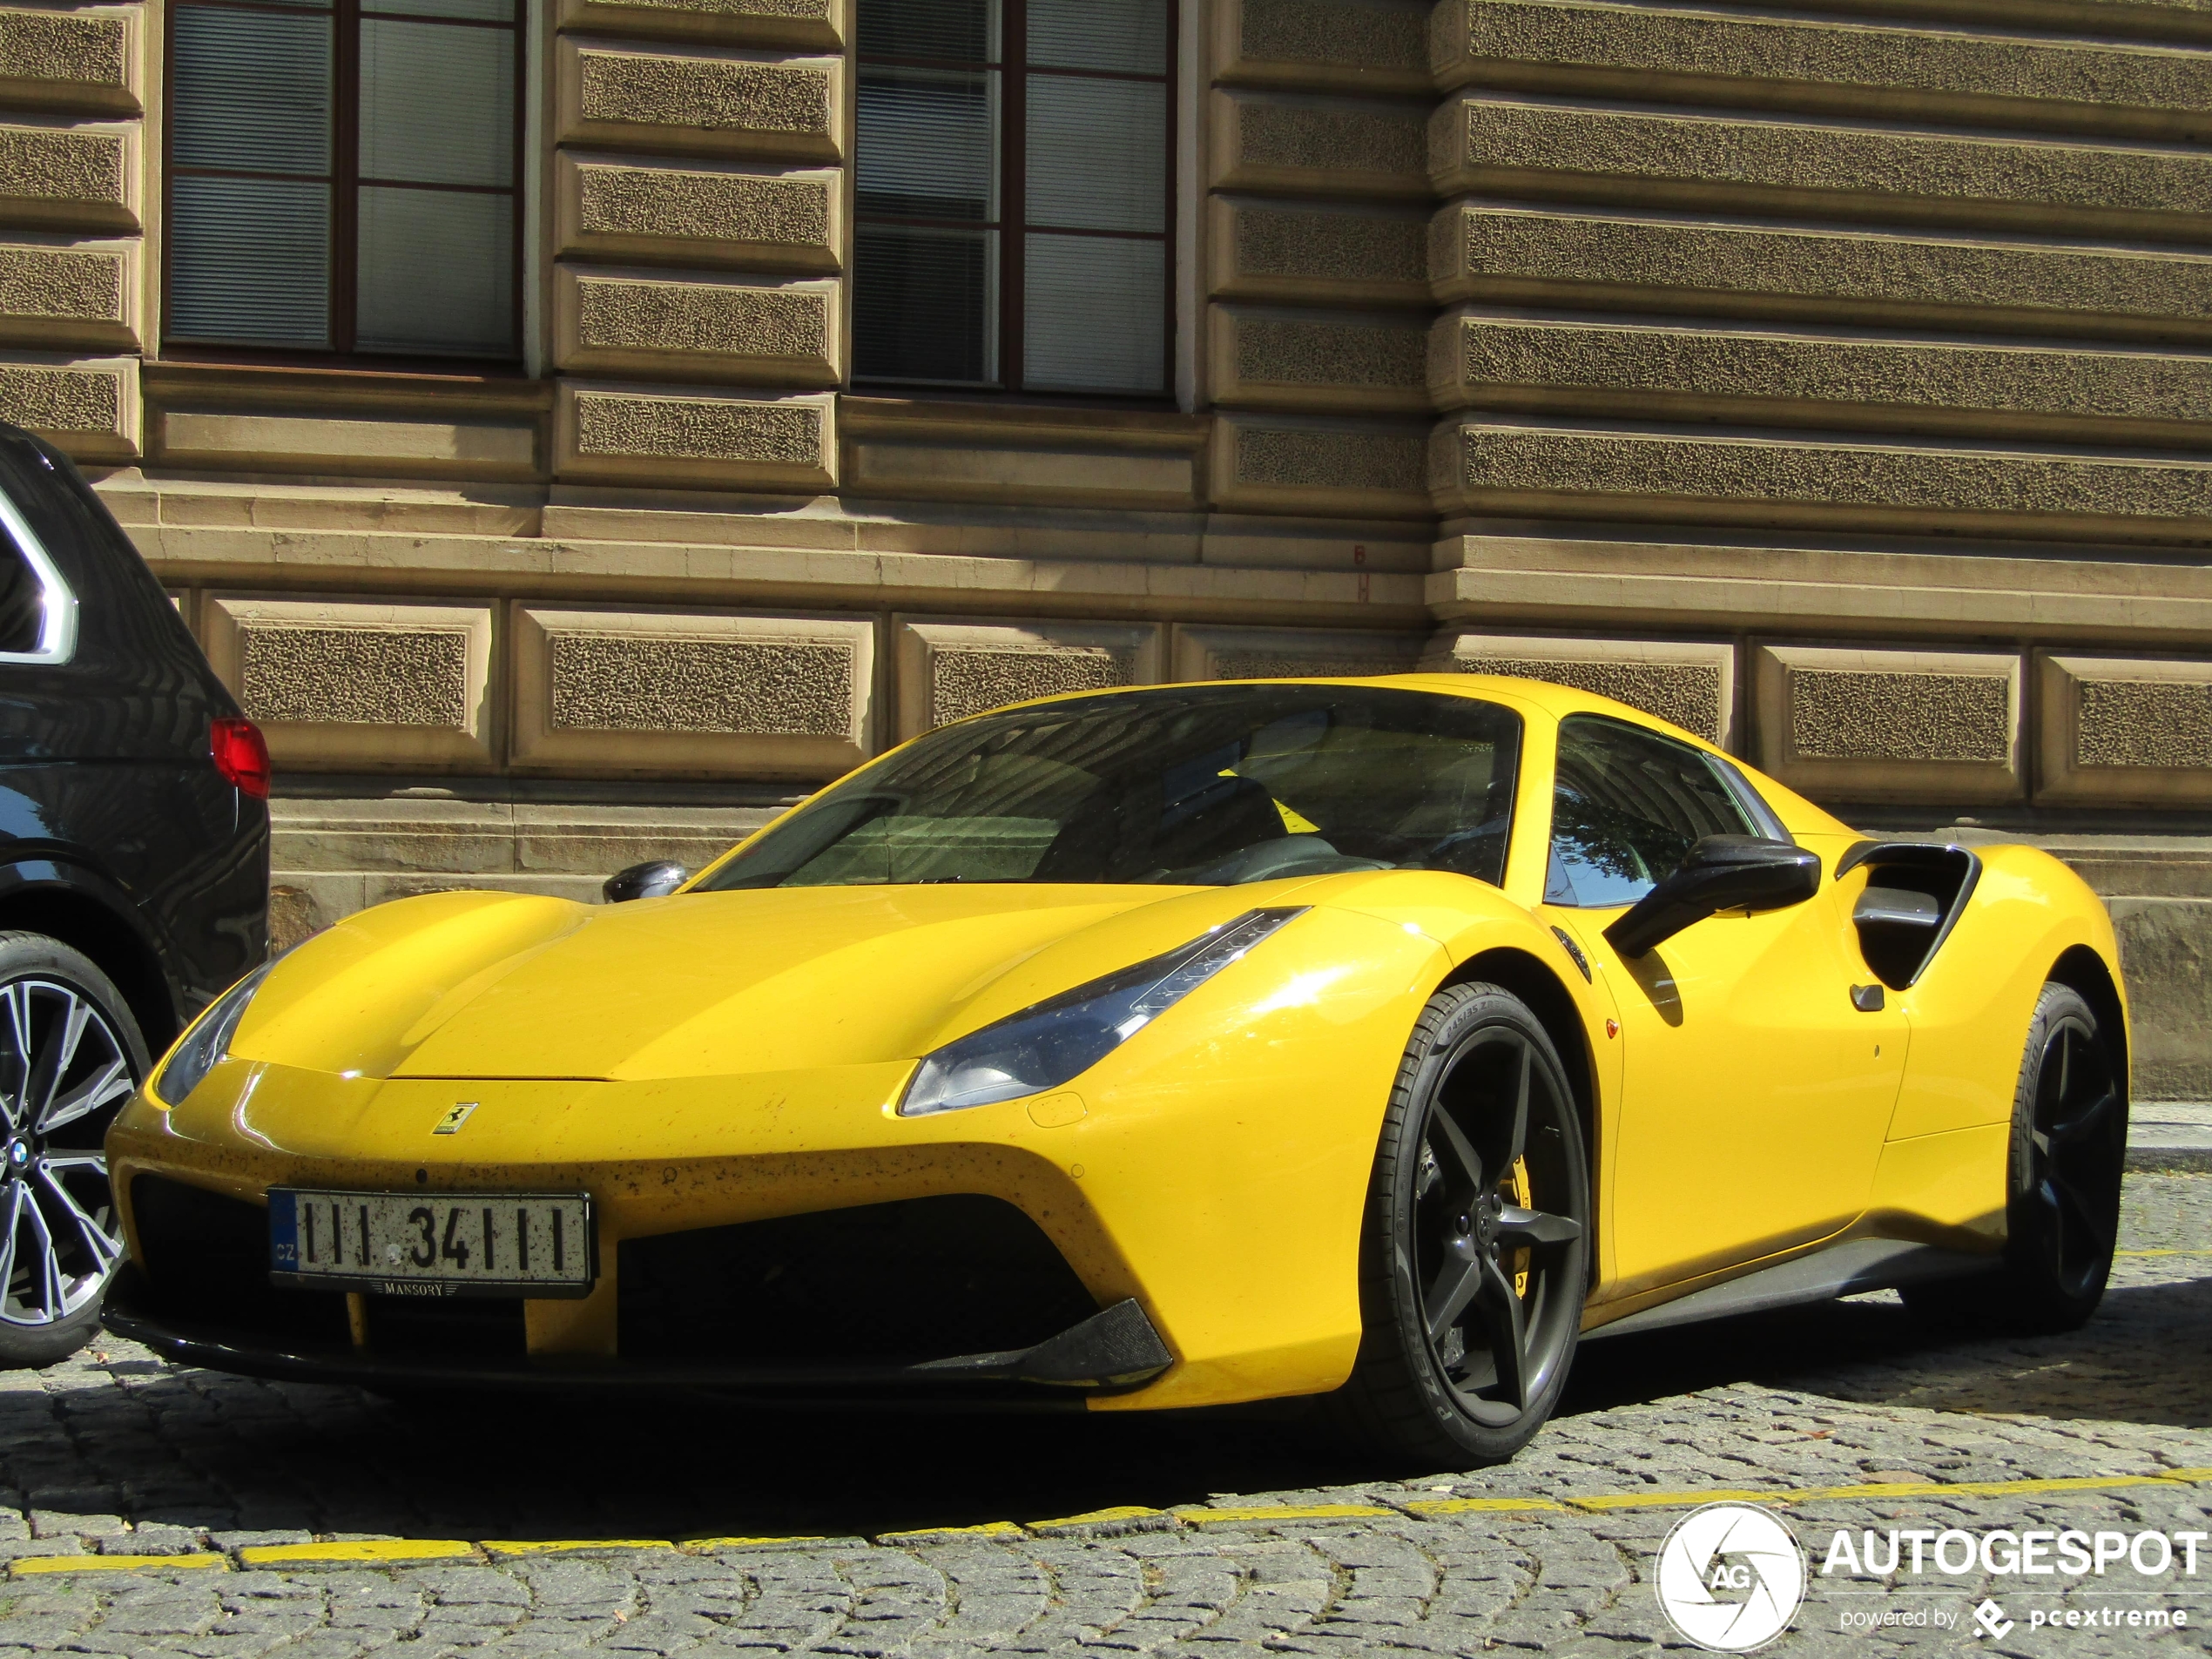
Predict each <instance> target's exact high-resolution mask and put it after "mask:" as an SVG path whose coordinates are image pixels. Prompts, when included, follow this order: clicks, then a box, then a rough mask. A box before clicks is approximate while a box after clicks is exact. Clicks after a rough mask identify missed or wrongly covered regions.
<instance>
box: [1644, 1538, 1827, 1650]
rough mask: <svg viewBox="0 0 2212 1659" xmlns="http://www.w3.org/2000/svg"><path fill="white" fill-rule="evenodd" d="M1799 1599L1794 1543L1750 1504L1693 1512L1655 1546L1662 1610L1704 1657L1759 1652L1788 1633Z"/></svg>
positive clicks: (1799, 1556)
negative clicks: (1703, 1652)
mask: <svg viewBox="0 0 2212 1659" xmlns="http://www.w3.org/2000/svg"><path fill="white" fill-rule="evenodd" d="M1804 1594H1805V1558H1804V1551H1802V1550H1800V1549H1799V1548H1797V1538H1796V1537H1795V1536H1794V1535H1793V1534H1791V1531H1790V1529H1789V1527H1786V1526H1784V1524H1783V1523H1782V1522H1781V1521H1779V1520H1777V1518H1776V1517H1775V1516H1773V1515H1771V1514H1769V1513H1768V1512H1767V1511H1765V1510H1764V1509H1755V1508H1753V1507H1751V1506H1750V1504H1744V1503H1709V1504H1707V1505H1706V1506H1705V1507H1703V1508H1702V1509H1693V1510H1691V1511H1690V1512H1689V1514H1686V1515H1684V1516H1683V1518H1682V1519H1681V1520H1680V1521H1677V1522H1676V1523H1675V1529H1674V1530H1673V1531H1672V1532H1670V1533H1669V1534H1667V1541H1666V1542H1665V1543H1664V1544H1662V1545H1661V1546H1660V1547H1659V1608H1660V1611H1662V1612H1663V1613H1664V1614H1665V1615H1667V1619H1668V1622H1669V1623H1671V1624H1672V1625H1673V1626H1674V1627H1675V1629H1677V1630H1679V1631H1681V1632H1682V1634H1683V1636H1684V1637H1685V1638H1686V1639H1687V1640H1689V1641H1690V1642H1696V1644H1697V1645H1698V1646H1699V1647H1701V1648H1703V1649H1706V1650H1707V1651H1708V1652H1711V1653H1749V1652H1750V1650H1751V1649H1754V1648H1761V1647H1764V1646H1765V1645H1766V1644H1767V1643H1768V1642H1771V1641H1773V1640H1774V1639H1775V1637H1777V1636H1778V1635H1781V1634H1782V1633H1783V1632H1784V1630H1786V1629H1789V1628H1790V1621H1791V1619H1793V1618H1795V1617H1796V1616H1797V1604H1798V1603H1799V1602H1802V1601H1804Z"/></svg>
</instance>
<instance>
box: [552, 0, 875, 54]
mask: <svg viewBox="0 0 2212 1659" xmlns="http://www.w3.org/2000/svg"><path fill="white" fill-rule="evenodd" d="M841 10H842V8H840V6H839V5H837V4H836V3H835V0H560V3H559V8H558V13H557V17H558V26H559V27H560V28H562V29H564V30H577V31H578V32H582V33H591V34H602V35H646V36H664V37H671V38H673V39H678V40H712V41H729V42H732V43H738V44H745V43H753V42H758V43H759V44H762V45H776V46H817V47H830V48H834V47H836V46H837V45H839V44H840V35H839V29H838V24H839V17H840V12H841Z"/></svg>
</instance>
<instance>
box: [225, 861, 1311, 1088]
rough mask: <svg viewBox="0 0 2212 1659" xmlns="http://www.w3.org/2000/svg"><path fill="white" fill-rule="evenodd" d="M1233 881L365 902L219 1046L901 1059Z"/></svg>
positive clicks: (466, 1074)
mask: <svg viewBox="0 0 2212 1659" xmlns="http://www.w3.org/2000/svg"><path fill="white" fill-rule="evenodd" d="M1300 885H1303V884H1300V883H1298V882H1294V881H1290V882H1271V883H1265V884H1255V885H1253V886H1251V887H1236V888H1226V889H1224V888H1204V889H1195V890H1194V889H1188V888H1159V887H1033V886H988V887H964V886H954V885H948V886H942V887H813V888H773V889H765V890H760V891H752V892H737V893H712V894H682V895H678V896H676V897H673V898H667V899H649V900H639V901H637V902H635V903H631V904H626V905H621V906H615V907H597V906H584V905H579V904H574V903H570V902H569V901H567V900H557V899H546V898H538V897H535V896H529V895H516V894H433V895H428V896H425V897H422V898H418V899H410V900H401V901H400V902H398V903H395V904H390V905H384V906H381V907H378V908H376V909H374V910H370V911H365V912H363V913H361V914H359V915H357V916H354V917H351V918H349V919H348V920H347V921H344V922H341V923H340V924H338V925H337V926H336V927H333V928H331V929H329V930H328V931H327V932H326V933H324V934H320V935H318V936H317V937H315V938H314V939H313V940H311V941H309V942H308V943H307V944H306V945H304V946H302V947H301V948H300V949H298V950H297V951H295V952H294V953H293V954H292V955H291V956H289V957H287V958H286V959H285V960H284V961H281V962H280V963H279V964H278V966H277V968H276V969H275V971H274V972H273V973H272V974H271V975H270V976H269V979H268V980H267V981H266V984H265V985H264V986H263V988H262V989H261V991H260V994H259V995H257V996H256V997H255V999H254V1001H253V1003H252V1005H251V1006H250V1007H249V1008H248V1009H247V1011H246V1017H245V1018H244V1020H242V1021H241V1022H240V1023H239V1030H238V1032H237V1034H236V1035H235V1036H234V1038H233V1042H232V1044H231V1050H230V1051H231V1053H232V1054H233V1055H235V1056H237V1057H239V1058H240V1059H245V1060H260V1061H265V1062H270V1063H273V1064H278V1065H287V1066H298V1067H304V1068H307V1069H315V1070H322V1071H329V1072H334V1073H338V1074H341V1075H348V1076H364V1077H421V1078H428V1077H439V1078H583V1079H604V1080H610V1081H637V1080H644V1079H651V1078H663V1077H685V1076H726V1075H732V1074H738V1073H745V1072H756V1071H787V1070H797V1069H806V1068H811V1067H819V1066H849V1065H864V1064H878V1063H881V1062H886V1061H892V1060H903V1059H911V1058H914V1057H915V1056H918V1055H921V1054H924V1053H927V1051H928V1050H929V1049H933V1048H934V1047H936V1046H937V1045H938V1044H939V1043H941V1042H945V1041H948V1039H949V1038H951V1037H953V1036H955V1035H961V1033H963V1032H965V1031H968V1030H972V1029H974V1028H976V1027H977V1026H980V1025H982V1024H985V1023H988V1022H989V1021H991V1020H994V1019H996V1018H999V1017H1001V1016H1002V1015H1005V1014H1008V1013H1011V1012H1013V1011H1014V1010H1015V1009H1017V1008H1023V1007H1026V1006H1028V1004H1029V1003H1031V1002H1033V1001H1038V1000H1040V999H1041V998H1042V997H1045V996H1049V995H1055V994H1056V993H1057V992H1059V991H1062V990H1065V989H1068V988H1070V987H1072V986H1075V985H1078V984H1082V983H1083V982H1084V981H1087V980H1089V979H1092V978H1096V976H1098V975H1099V974H1105V973H1109V972H1111V971H1113V970H1114V969H1116V968H1122V967H1124V966H1126V965H1128V964H1129V963H1130V962H1132V961H1142V960H1143V959H1144V958H1145V957H1147V956H1150V955H1153V954H1157V953H1159V952H1161V951H1163V950H1168V949H1170V948H1173V947H1175V946H1176V945H1178V944H1180V943H1182V942H1184V941H1186V940H1189V939H1191V938H1194V937H1196V936H1197V934H1201V933H1203V932H1204V931H1205V930H1206V929H1207V928H1208V927H1212V926H1214V925H1216V924H1217V923H1218V922H1221V921H1227V920H1228V919H1230V918H1231V917H1233V916H1237V915H1239V914H1243V913H1244V911H1247V910H1250V909H1253V908H1255V907H1259V906H1262V905H1267V904H1273V903H1281V902H1283V901H1284V898H1285V890H1286V889H1291V888H1295V887H1298V886H1300Z"/></svg>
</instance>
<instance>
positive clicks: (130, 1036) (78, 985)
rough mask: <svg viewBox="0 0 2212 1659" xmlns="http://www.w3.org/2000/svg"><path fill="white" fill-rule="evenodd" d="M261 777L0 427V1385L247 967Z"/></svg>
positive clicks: (85, 527)
mask: <svg viewBox="0 0 2212 1659" xmlns="http://www.w3.org/2000/svg"><path fill="white" fill-rule="evenodd" d="M268 794H269V759H268V750H267V748H266V746H265V745H263V743H262V741H261V734H260V732H257V731H256V730H255V729H254V728H253V725H252V724H251V723H250V722H248V721H247V720H246V719H244V718H241V717H240V715H239V707H238V705H237V703H236V702H234V701H233V699H232V698H231V695H230V693H229V692H228V691H226V690H225V689H224V687H223V685H222V682H220V681H219V680H218V679H217V678H215V673H214V671H213V670H212V669H211V668H209V667H208V665H207V660H206V658H204V657H202V656H201V655H200V653H199V646H198V645H197V644H194V643H193V641H192V635H191V634H190V633H189V632H188V631H186V630H185V624H184V621H183V619H182V618H181V617H179V615H178V614H177V608H176V606H175V605H174V604H172V603H171V602H170V599H169V596H168V595H167V594H166V593H165V592H164V591H163V590H162V587H161V584H160V583H158V582H157V581H155V580H154V577H153V573H152V571H151V570H147V569H146V567H145V561H143V560H142V559H140V558H139V556H138V550H137V549H136V548H134V547H133V546H132V544H131V540H130V537H129V536H125V534H124V532H123V529H122V526H120V525H119V524H118V523H116V522H115V520H114V518H113V517H112V516H111V515H110V514H109V512H108V510H107V509H106V507H105V506H104V505H103V504H102V503H101V502H100V499H99V497H98V496H95V495H94V494H93V493H92V491H91V487H90V486H88V485H87V484H86V483H85V482H84V479H83V478H82V477H80V476H79V475H78V471H77V469H76V468H74V467H73V466H71V464H70V462H69V460H68V458H67V457H66V456H64V455H62V454H61V453H60V452H59V451H57V450H56V449H54V448H51V447H50V446H49V445H47V444H45V443H44V442H40V441H39V440H38V439H37V438H35V437H33V436H31V435H30V434H28V433H26V432H23V431H21V430H18V429H17V428H14V427H10V426H7V425H4V424H0V1120H4V1121H0V1135H4V1136H5V1146H4V1150H0V1162H4V1165H5V1169H4V1172H0V1366H27V1365H44V1364H46V1363H48V1362H50V1361H51V1360H54V1359H60V1358H61V1357H62V1356H63V1355H64V1354H66V1353H69V1352H73V1351H74V1350H75V1349H76V1348H78V1346H79V1345H82V1344H83V1343H84V1340H85V1339H87V1338H88V1337H90V1336H91V1334H92V1332H93V1331H94V1329H95V1328H96V1327H97V1326H98V1322H99V1317H100V1297H101V1295H102V1293H103V1292H104V1291H105V1290H106V1288H107V1282H108V1278H109V1277H110V1275H111V1273H112V1271H114V1268H115V1265H116V1264H117V1263H118V1261H119V1260H120V1259H121V1258H122V1254H123V1229H122V1224H121V1223H120V1222H119V1221H118V1218H117V1217H116V1213H115V1205H114V1203H113V1200H112V1198H111V1196H110V1194H109V1191H108V1184H107V1160H106V1158H105V1156H104V1155H103V1154H102V1151H101V1138H102V1136H105V1133H106V1132H107V1126H108V1122H109V1120H110V1119H111V1118H112V1117H113V1116H115V1114H116V1112H117V1111H118V1109H120V1108H121V1106H122V1104H123V1103H124V1102H125V1100H126V1099H128V1098H129V1097H130V1096H131V1093H132V1090H133V1089H136V1088H137V1087H138V1084H139V1083H141V1082H144V1081H145V1076H146V1072H147V1070H148V1068H149V1065H150V1063H151V1061H152V1057H153V1056H155V1055H159V1054H160V1053H161V1052H162V1051H163V1050H164V1049H166V1048H167V1047H168V1046H169V1044H170V1042H172V1040H173V1039H174V1038H175V1037H176V1035H177V1034H178V1032H179V1030H181V1029H182V1028H183V1027H184V1025H185V1022H187V1021H188V1020H190V1019H191V1018H192V1015H195V1014H197V1013H198V1012H199V1010H200V1009H201V1008H204V1007H205V1006H206V1004H207V1003H208V1002H209V1001H211V1000H212V998H213V997H215V996H216V995H218V994H219V993H220V992H221V991H222V990H223V989H224V988H226V986H228V985H229V984H230V983H231V982H232V981H233V980H236V979H237V978H239V975H241V974H245V973H246V972H247V971H248V970H249V969H251V968H253V967H255V966H256V965H257V964H259V963H260V961H261V959H262V957H263V956H264V955H265V954H266V951H267V934H268V891H269V809H268V806H267V804H266V803H267V800H268Z"/></svg>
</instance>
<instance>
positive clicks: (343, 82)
mask: <svg viewBox="0 0 2212 1659" xmlns="http://www.w3.org/2000/svg"><path fill="white" fill-rule="evenodd" d="M326 3H327V5H328V7H329V10H328V11H327V12H324V11H322V10H320V4H326ZM513 3H514V6H515V15H514V17H513V19H512V20H511V21H510V22H508V23H493V22H489V21H488V20H486V19H482V18H474V17H429V16H424V15H421V14H416V13H410V12H396V11H388V10H383V9H382V8H381V7H379V6H378V5H376V4H375V3H374V0H368V3H363V0H318V3H317V4H316V5H314V6H309V5H300V4H286V3H282V0H168V3H167V4H165V6H164V7H163V8H162V25H161V28H162V34H161V43H162V44H161V51H162V85H163V90H164V97H163V99H162V111H161V223H162V226H163V233H164V234H163V239H162V249H161V341H160V346H159V352H158V359H159V360H165V361H172V362H176V361H199V362H230V363H264V362H274V363H282V364H287V365H300V366H307V367H333V368H360V367H365V366H368V367H376V368H394V369H399V370H407V369H423V368H429V369H436V368H449V367H451V366H455V365H460V366H466V367H472V368H478V369H483V368H491V369H509V368H512V369H516V370H519V369H520V368H521V367H522V365H523V359H524V354H525V351H526V333H525V329H524V326H523V304H524V300H525V299H526V297H527V293H528V285H527V283H526V281H525V279H524V271H523V266H524V264H525V261H526V259H527V255H528V249H529V225H528V220H529V217H530V215H529V187H528V177H529V142H528V140H529V102H530V100H529V34H530V7H531V0H513ZM187 5H190V6H193V7H197V8H200V9H203V10H225V11H248V12H265V13H271V14H274V15H277V16H280V17H318V16H327V17H329V18H330V19H331V43H330V83H331V98H330V125H331V133H330V172H329V173H328V174H327V175H311V174H306V173H283V174H274V173H256V172H253V171H252V170H251V169H246V168H224V167H196V166H195V167H186V168H184V169H183V170H182V171H183V172H184V173H185V176H187V177H192V178H248V179H252V178H282V179H318V178H319V179H320V180H321V181H322V182H325V183H327V185H329V188H330V287H329V292H328V296H327V298H328V301H329V307H330V309H329V320H330V344H329V345H328V346H327V347H316V346H281V345H277V344H274V343H273V342H252V343H248V342H225V341H195V340H188V339H187V340H179V339H177V338H175V337H174V336H173V335H172V333H171V324H170V316H171V309H170V304H169V282H170V276H171V273H172V271H173V269H174V253H175V248H174V244H173V242H172V240H171V239H170V238H169V237H168V235H167V230H168V226H171V225H172V224H173V223H174V222H175V220H174V217H173V214H172V205H171V198H172V193H173V189H174V181H175V180H176V179H177V178H178V176H179V166H178V163H177V158H176V132H177V98H176V95H175V87H176V65H177V18H178V15H179V13H180V12H181V11H183V10H185V7H186V6H187ZM364 18H370V19H379V20H388V21H391V22H396V23H417V24H435V25H437V26H440V27H445V28H456V29H489V30H507V31H509V33H511V34H512V35H513V36H514V53H515V57H514V73H515V82H514V87H515V98H514V104H515V120H514V132H513V134H512V143H513V152H512V157H513V164H514V165H513V172H512V174H511V179H512V182H511V183H510V184H509V185H506V186H505V187H504V188H503V189H502V188H500V187H498V186H495V185H444V184H430V185H426V184H422V183H420V182H417V181H412V180H406V179H363V178H362V177H361V23H362V20H363V19H364ZM364 185H366V186H368V187H369V188H372V189H373V188H375V187H377V186H378V185H400V186H401V187H403V188H406V189H410V190H422V189H428V190H441V191H450V192H456V193H460V194H467V195H504V196H506V197H507V198H508V199H509V201H511V202H512V203H513V204H514V211H513V212H512V214H511V216H510V218H511V234H512V244H511V246H509V250H508V281H509V300H508V317H509V334H508V348H507V349H506V350H505V351H504V352H502V353H501V354H497V355H485V354H480V353H479V354H466V353H460V352H455V353H450V354H448V353H423V352H383V351H377V350H374V349H370V350H367V351H364V350H362V349H361V347H359V345H358V344H357V343H356V341H357V336H358V333H359V327H358V325H359V322H360V297H361V296H360V287H361V190H362V188H363V186H364Z"/></svg>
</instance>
